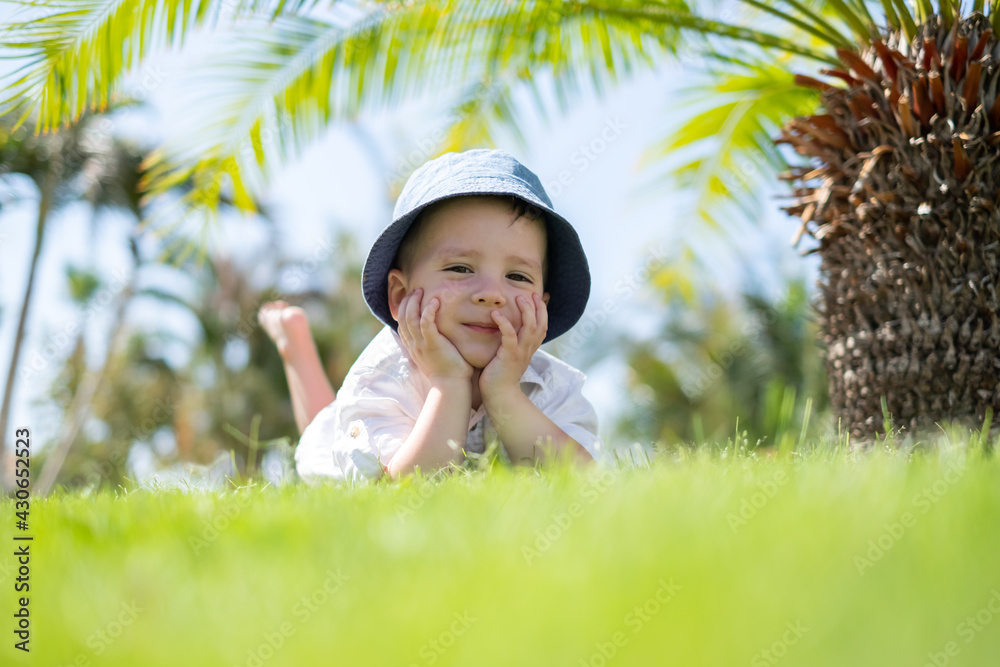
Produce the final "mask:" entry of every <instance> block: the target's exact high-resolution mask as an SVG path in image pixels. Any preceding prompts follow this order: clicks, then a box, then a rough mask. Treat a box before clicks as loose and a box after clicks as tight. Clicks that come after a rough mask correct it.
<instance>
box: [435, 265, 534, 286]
mask: <svg viewBox="0 0 1000 667" xmlns="http://www.w3.org/2000/svg"><path fill="white" fill-rule="evenodd" d="M459 269H461V270H462V271H470V272H471V270H470V269H469V267H467V266H449V267H448V268H447V269H445V271H458V270H459ZM507 275H508V276H509V277H512V278H517V279H518V282H528V283H530V282H531V278H529V277H528V276H526V275H524V274H521V273H508V274H507Z"/></svg>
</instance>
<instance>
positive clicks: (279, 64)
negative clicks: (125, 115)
mask: <svg viewBox="0 0 1000 667" xmlns="http://www.w3.org/2000/svg"><path fill="white" fill-rule="evenodd" d="M24 2H25V4H26V5H27V4H28V2H27V0H24ZM743 2H744V4H745V5H746V6H747V7H748V8H753V9H756V10H757V11H759V12H763V13H766V14H768V15H769V16H770V17H773V19H774V20H776V21H777V22H779V23H780V24H781V25H782V34H776V33H774V32H768V31H766V30H762V29H759V28H751V27H747V26H746V25H740V24H737V23H733V22H726V21H720V20H714V19H712V18H710V17H707V16H702V15H699V14H698V13H696V12H695V11H694V10H693V9H692V8H691V7H689V6H688V5H687V4H685V3H683V2H680V1H677V0H655V1H654V0H625V1H624V2H613V3H612V2H590V1H585V0H584V1H580V2H573V3H566V2H555V1H544V0H541V1H538V2H532V3H527V2H520V3H512V2H509V1H507V0H493V1H490V2H487V1H479V2H474V1H471V0H470V1H465V2H462V1H459V0H453V1H447V0H446V1H443V2H434V1H429V2H424V3H409V2H403V1H399V2H385V3H380V4H378V5H377V6H372V5H355V6H352V5H349V4H348V3H330V4H329V5H319V4H316V3H296V2H290V3H288V2H278V3H273V4H268V3H260V2H256V1H255V2H253V3H250V2H244V3H240V4H239V5H238V6H237V7H236V8H235V9H234V10H233V11H232V12H229V13H223V12H220V11H219V9H220V2H219V0H216V2H214V3H213V2H211V0H206V2H203V3H201V4H199V5H198V6H197V9H196V10H192V11H191V13H188V14H185V13H184V11H185V9H184V8H185V7H186V6H187V5H183V4H181V3H178V2H175V1H172V0H160V1H156V0H154V1H153V2H150V3H147V4H146V5H143V7H144V9H149V11H143V12H124V11H122V12H119V11H107V9H108V8H107V6H106V5H105V4H99V3H88V2H83V1H79V2H74V3H72V5H71V6H66V5H51V7H52V8H53V9H52V12H51V13H50V14H49V15H47V16H43V17H41V18H36V19H35V20H33V21H30V22H23V23H21V24H17V25H14V26H12V30H11V32H10V33H9V34H10V35H11V36H10V37H9V38H8V40H7V45H8V46H17V47H18V48H20V49H22V52H23V53H25V54H26V55H27V56H28V57H29V59H28V61H27V64H26V65H25V67H24V68H23V69H22V70H20V71H19V72H18V75H17V77H15V78H14V79H12V80H11V81H10V84H11V85H10V87H9V89H10V91H11V93H10V96H9V97H8V99H7V100H6V102H5V104H6V106H7V107H8V108H10V109H11V110H14V109H16V110H17V111H19V112H20V113H22V114H23V115H24V116H28V115H30V114H32V113H34V114H35V115H37V117H38V118H39V124H40V127H42V128H43V129H48V128H55V127H58V126H59V125H60V124H61V123H64V122H66V121H67V120H69V119H72V118H74V117H76V116H77V115H78V114H79V113H81V112H82V111H83V110H84V109H85V108H87V107H88V106H93V105H97V106H100V105H103V104H106V103H107V102H108V100H109V99H110V98H111V95H112V91H113V90H114V88H115V86H116V85H117V83H118V82H119V80H120V79H121V77H122V74H123V72H124V70H125V69H126V68H127V67H128V66H129V65H135V64H136V63H138V62H141V61H142V59H143V57H144V56H145V55H146V54H147V52H148V51H149V49H150V47H151V45H154V44H158V43H169V42H183V40H184V38H185V35H186V34H187V32H188V31H189V30H190V29H191V28H193V27H199V26H200V27H206V26H219V25H226V26H231V25H234V24H237V23H238V24H239V25H240V34H239V41H238V43H236V42H227V43H225V46H223V47H222V48H221V53H220V54H219V55H218V57H216V58H215V59H214V62H216V63H218V65H217V68H216V69H214V70H211V69H210V70H208V71H205V72H204V77H203V78H202V81H203V82H208V83H213V82H214V84H215V88H214V89H212V91H211V94H209V95H208V96H207V97H206V98H205V99H204V100H203V103H202V104H194V105H191V108H192V109H193V112H192V114H191V123H192V126H191V127H192V131H189V132H184V133H183V136H184V137H185V139H177V140H168V141H167V142H166V143H165V144H164V145H163V146H162V147H161V150H160V151H158V152H157V153H156V154H155V155H154V157H153V158H151V159H150V160H149V161H148V163H147V166H148V167H149V171H148V173H147V178H146V185H147V186H148V188H149V192H150V194H151V195H155V194H157V193H161V192H163V191H165V190H166V189H167V188H169V187H171V186H172V185H173V184H174V183H177V182H179V181H181V180H185V179H192V180H193V181H194V182H195V187H194V189H193V190H192V191H191V192H190V193H189V196H187V197H186V198H185V199H184V201H183V202H182V204H183V205H182V206H181V207H180V208H179V209H178V210H177V211H176V212H175V213H174V214H172V215H171V216H169V217H168V218H166V221H167V222H166V223H165V224H171V225H172V224H174V223H175V222H176V221H177V220H180V219H184V218H185V216H187V214H189V213H191V212H192V210H193V211H211V210H213V209H214V207H215V206H216V204H217V203H218V200H219V197H220V196H221V195H222V194H223V193H229V194H230V195H231V196H232V197H233V198H234V200H235V201H236V202H237V203H238V204H239V205H241V206H243V207H245V208H251V207H252V203H251V202H252V199H253V197H252V194H253V193H254V192H255V191H256V190H257V189H258V188H259V187H261V185H262V183H264V182H266V180H267V178H268V175H269V172H270V170H272V169H273V168H274V167H275V166H276V164H277V163H278V162H280V161H281V160H284V159H287V158H288V157H289V156H291V155H293V154H294V153H295V152H296V151H298V150H301V148H302V147H303V146H304V145H305V144H306V143H308V142H309V141H310V140H312V139H313V138H315V137H316V135H317V133H318V131H319V130H320V129H322V128H323V127H325V126H326V125H327V124H329V123H330V122H332V121H334V120H339V119H343V118H351V117H353V115H354V114H356V113H357V112H358V110H359V109H360V108H362V106H363V105H364V104H367V105H373V104H384V103H385V102H386V101H391V102H397V101H399V100H401V99H403V98H407V97H412V96H413V95H415V94H418V93H423V92H426V91H429V90H433V91H435V92H437V93H439V94H440V91H449V92H450V91H451V90H453V89H454V88H449V84H455V83H456V82H457V83H458V84H459V85H461V86H463V87H464V88H463V89H462V90H461V91H460V92H459V93H457V103H456V108H457V109H460V110H461V112H460V113H459V114H458V116H457V119H456V122H455V123H454V125H453V128H452V129H453V130H454V132H453V133H452V134H450V135H449V137H448V140H447V141H445V142H443V144H444V145H442V146H441V147H440V148H441V150H442V151H443V150H447V149H450V148H452V147H460V146H463V136H465V135H463V134H462V132H463V129H464V128H474V129H475V130H476V132H477V135H476V136H477V138H478V140H479V142H486V141H488V140H489V131H488V124H487V125H485V126H484V125H483V124H482V123H477V122H472V121H475V120H477V119H483V118H485V119H488V120H496V121H500V122H508V123H514V122H515V119H514V114H513V111H512V108H511V106H510V104H509V94H508V93H509V90H510V89H511V88H512V87H513V86H515V85H518V84H520V85H525V86H528V87H530V88H532V90H533V92H536V93H537V91H536V90H534V87H535V84H534V82H533V79H532V75H533V74H534V73H536V72H538V71H539V70H541V69H543V68H544V69H550V70H551V72H552V74H553V76H554V81H555V85H556V87H557V91H556V92H557V98H558V99H559V101H560V107H561V109H562V110H565V109H566V108H567V107H568V105H569V102H568V98H567V93H568V92H573V91H574V90H575V89H576V82H577V79H578V78H580V77H583V76H589V77H590V78H591V80H592V81H593V83H594V84H595V87H596V88H597V89H598V91H601V90H603V88H604V85H605V83H606V82H607V81H615V80H616V79H617V77H618V76H620V75H621V74H623V73H624V74H628V73H630V72H632V71H633V70H634V69H635V68H636V67H637V66H639V65H647V66H648V65H651V64H652V60H651V57H650V55H651V53H652V51H653V50H661V49H663V50H667V51H673V50H675V49H676V48H677V47H678V45H679V44H680V43H681V36H682V35H685V34H690V35H702V36H713V38H712V39H708V40H707V41H706V42H705V45H706V47H707V50H706V52H705V53H706V58H707V59H708V60H709V61H710V62H716V63H720V64H725V65H728V66H734V65H735V64H736V61H738V60H739V59H742V58H745V57H747V55H748V54H749V55H750V57H752V58H754V59H755V60H754V63H753V67H751V68H750V75H749V76H748V77H747V81H744V82H742V83H741V84H740V85H743V86H744V90H750V89H754V88H755V87H756V91H755V92H761V91H762V90H765V88H764V87H762V86H761V85H759V84H760V81H761V79H762V77H763V76H765V75H766V76H768V77H770V79H771V85H769V86H767V87H766V91H767V92H768V93H769V96H768V97H766V98H761V99H760V100H758V102H760V104H747V103H737V104H735V105H733V106H731V107H728V108H726V107H719V108H718V109H717V110H716V111H717V113H715V114H714V116H713V117H714V118H716V119H718V121H719V122H716V123H714V124H713V123H711V122H703V123H702V128H701V132H702V134H703V135H706V136H707V135H708V134H713V135H715V134H717V135H719V136H721V138H722V139H723V141H726V142H729V143H728V148H730V149H732V151H731V152H730V153H727V152H725V151H723V152H720V153H718V155H717V156H716V157H713V159H711V160H708V161H703V162H702V163H701V164H699V165H697V166H696V167H695V168H693V169H692V165H690V164H689V165H685V168H686V169H687V170H688V173H689V174H690V173H695V174H697V176H698V177H699V178H700V179H701V180H702V181H703V182H704V183H706V184H707V186H708V187H709V188H710V189H711V190H712V191H714V192H736V191H738V190H740V188H743V190H744V191H745V188H746V186H747V185H748V180H751V179H747V178H744V177H742V176H741V175H740V174H739V172H738V171H737V173H736V175H735V176H732V177H731V178H729V179H728V180H727V179H726V178H724V177H719V176H718V173H719V167H720V166H723V167H725V166H726V165H732V161H731V156H732V154H734V153H740V152H741V151H742V152H744V153H746V152H747V151H750V152H754V151H756V153H755V154H756V155H757V156H758V158H759V156H760V155H761V154H763V155H765V156H766V158H767V159H766V160H765V161H764V162H763V165H764V166H765V167H775V166H778V165H779V164H781V163H782V162H783V161H784V158H783V154H782V153H780V152H778V151H777V150H776V149H775V148H774V145H773V143H772V142H771V141H770V140H769V139H768V138H767V136H766V131H767V130H768V129H769V128H770V127H771V126H772V125H774V124H777V125H783V126H784V128H785V129H784V132H783V134H782V137H781V139H780V141H781V142H783V143H787V144H788V145H790V146H791V147H792V148H793V149H794V151H795V152H796V153H797V154H799V155H801V156H803V157H804V158H806V159H808V160H810V161H811V163H810V164H808V165H802V166H796V167H793V168H792V169H791V170H790V173H789V174H788V175H787V179H788V180H789V181H791V182H792V184H793V193H794V195H795V196H796V197H797V201H796V202H794V203H793V204H792V205H791V206H790V207H788V210H789V212H791V213H792V214H795V215H798V216H800V217H801V232H800V236H801V235H804V234H807V233H808V235H809V236H811V237H813V238H815V239H816V243H817V247H816V251H817V252H819V253H820V255H821V260H822V279H821V303H820V304H819V305H820V317H821V320H820V323H821V327H822V331H823V333H822V338H823V342H824V344H825V346H826V348H827V352H826V363H827V368H828V371H829V377H830V389H831V392H830V393H831V401H832V404H833V407H834V409H835V410H836V412H837V414H838V416H839V417H840V419H841V421H842V423H843V426H844V428H845V429H847V430H849V431H850V432H851V433H853V434H855V435H859V436H862V435H870V434H871V433H872V432H873V431H874V430H876V429H877V428H878V427H879V426H880V425H881V424H882V418H883V410H884V409H885V410H887V411H888V412H889V413H891V414H892V415H893V416H894V417H895V418H896V420H897V424H899V423H903V424H906V425H909V426H912V427H916V426H918V425H919V424H921V423H924V422H933V421H939V420H942V419H976V420H979V419H983V418H986V415H987V414H988V413H989V412H990V411H991V410H992V408H993V407H994V406H995V405H997V404H1000V384H998V383H997V381H996V380H995V379H993V378H994V376H995V373H993V371H992V365H993V355H992V354H991V353H990V352H989V350H990V349H995V344H996V343H997V342H1000V325H998V323H997V314H996V313H997V302H996V295H995V278H994V275H995V273H996V258H995V255H994V254H993V253H994V252H995V250H996V249H997V247H1000V244H997V243H996V241H995V239H993V234H994V232H993V231H992V229H993V228H992V227H991V226H990V224H989V222H990V220H991V216H992V215H993V211H994V208H995V207H994V204H993V202H992V198H993V197H992V195H993V193H994V192H995V191H996V188H995V187H991V186H990V184H989V183H988V182H987V181H988V179H989V174H990V173H992V168H991V165H992V159H993V158H992V156H993V155H995V152H994V151H993V148H994V145H995V144H996V143H997V140H996V138H995V137H994V136H993V135H994V133H995V132H996V131H997V129H998V128H997V123H998V121H1000V107H998V106H997V102H996V100H997V99H998V96H997V92H996V85H995V83H996V82H995V79H996V76H997V68H996V66H995V64H994V62H993V59H994V58H995V53H996V50H997V49H996V44H997V42H996V40H995V39H994V38H993V31H994V30H995V29H996V28H997V24H998V23H1000V3H998V2H992V3H991V5H990V14H989V18H986V17H985V16H983V14H982V12H983V10H984V5H985V3H984V2H983V1H982V0H976V1H975V2H974V3H973V6H972V10H973V13H972V14H971V15H969V16H964V15H963V12H962V10H961V5H960V4H959V3H953V2H951V1H950V0H942V2H941V3H940V4H939V10H938V14H934V8H933V6H932V5H931V3H930V0H916V3H915V5H916V9H915V11H914V10H911V9H910V8H909V7H908V6H907V5H906V4H905V2H904V1H903V0H881V7H882V9H883V14H884V16H883V17H882V19H881V22H877V21H876V20H875V18H874V17H873V16H872V14H871V13H870V11H869V9H868V6H867V3H866V2H865V1H864V0H831V2H829V3H826V5H825V9H822V10H816V9H813V5H812V4H810V3H806V2H803V1H802V0H781V1H780V2H778V3H774V4H769V3H765V2H761V1H759V0H743ZM114 4H118V3H114ZM158 12H162V15H163V16H166V17H169V18H170V19H171V20H163V21H155V20H154V19H153V18H152V17H154V16H156V15H157V13H158ZM785 34H787V35H788V36H787V37H786V36H783V35H785ZM714 37H720V38H724V39H726V40H729V41H730V43H733V44H739V43H742V44H751V45H754V49H751V50H750V51H740V50H735V48H734V49H733V50H730V51H726V50H725V49H722V50H720V49H719V41H718V40H717V39H714ZM757 47H763V49H764V51H761V50H759V49H758V48H757ZM774 52H780V53H782V54H784V55H783V56H782V57H783V58H784V60H782V61H781V62H780V63H779V65H778V66H775V65H773V64H769V63H768V62H766V61H764V60H762V59H761V54H764V55H767V54H769V53H771V54H773V53H774ZM122 54H125V57H123V56H122ZM772 62H773V59H772ZM817 64H822V65H824V66H825V67H826V69H820V70H819V71H818V72H813V74H817V75H818V76H827V77H829V78H828V80H827V81H821V80H819V79H818V78H816V77H814V76H805V75H803V76H798V77H794V78H793V77H792V76H791V75H790V74H789V73H788V69H789V68H790V67H793V66H794V67H800V66H801V67H806V66H808V67H810V68H813V67H815V66H816V65H817ZM742 71H743V72H746V71H747V69H746V68H744V69H743V70H742ZM727 76H728V75H727ZM223 80H224V81H226V84H227V85H226V87H225V89H224V90H218V82H219V81H223ZM731 81H732V79H730V82H731ZM728 90H729V92H730V93H732V92H733V91H734V90H737V88H734V87H732V86H729V88H728ZM790 96H795V97H796V98H797V100H798V101H797V102H794V103H791V104H788V103H787V102H788V101H789V100H790V99H791V97H790ZM816 105H819V108H817V107H816ZM540 107H541V105H540ZM540 110H541V111H543V112H544V109H541V108H540ZM818 111H822V113H818ZM199 112H200V113H199ZM484 127H486V128H487V129H485V130H484V129H483V128H484ZM194 130H197V131H194ZM731 171H732V170H731ZM734 180H735V185H736V186H737V187H735V188H734V187H732V186H733V182H734ZM990 346H993V347H992V348H991V347H990ZM883 403H884V407H883Z"/></svg>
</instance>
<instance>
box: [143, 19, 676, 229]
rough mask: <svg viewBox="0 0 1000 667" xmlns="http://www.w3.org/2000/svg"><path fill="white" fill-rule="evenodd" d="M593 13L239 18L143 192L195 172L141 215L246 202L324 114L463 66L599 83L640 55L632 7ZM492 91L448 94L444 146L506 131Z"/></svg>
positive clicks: (441, 77)
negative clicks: (179, 191)
mask: <svg viewBox="0 0 1000 667" xmlns="http://www.w3.org/2000/svg"><path fill="white" fill-rule="evenodd" d="M647 4H651V3H649V2H648V0H647ZM656 4H657V5H658V6H659V5H660V4H661V3H656ZM456 6H457V7H458V9H455V7H456ZM336 9H337V7H336V6H335V7H334V10H336ZM602 10H603V6H602V5H600V4H594V5H593V6H591V7H590V9H588V10H587V11H582V10H580V9H579V7H569V8H567V7H565V6H564V5H563V3H560V2H555V1H550V2H547V3H535V4H534V5H531V6H529V5H526V4H524V3H522V4H520V5H508V4H507V3H506V2H503V1H502V0H494V1H493V2H478V3H455V2H447V1H445V2H439V3H435V2H427V3H424V4H422V5H398V6H396V8H395V9H394V10H393V11H388V10H386V9H377V10H374V11H371V12H369V13H368V14H366V15H365V16H363V17H362V18H361V19H360V20H358V18H357V17H356V16H355V15H347V14H340V15H338V14H337V13H336V11H334V12H332V13H331V15H330V16H329V17H327V18H326V20H320V19H316V18H305V17H284V18H280V19H278V20H275V21H269V22H267V23H266V24H264V23H260V22H258V23H257V24H253V23H251V24H250V25H248V26H246V27H243V28H241V30H240V32H239V36H238V41H232V42H230V43H228V44H226V45H224V46H223V47H222V48H221V49H220V50H219V53H217V54H215V55H213V56H212V57H211V58H209V61H210V62H211V63H212V64H211V65H209V66H207V67H203V68H202V70H201V73H200V76H199V77H195V78H194V80H193V81H192V84H194V86H192V89H193V90H194V91H196V92H194V93H192V94H193V95H196V96H195V97H194V98H193V99H192V100H191V101H190V102H189V103H187V104H186V108H188V109H190V112H189V113H188V116H187V119H186V121H185V123H184V127H183V128H182V129H181V130H180V131H179V132H178V133H177V136H175V137H173V138H171V139H168V141H167V142H165V143H164V145H163V146H162V147H161V148H160V149H159V150H158V151H156V152H155V153H154V154H153V155H152V156H151V157H150V159H149V160H148V161H147V163H146V165H145V166H146V168H148V170H149V171H148V173H147V175H146V179H145V180H144V184H145V185H146V187H147V188H148V193H149V197H150V198H153V197H157V196H159V195H162V194H164V193H165V192H166V191H167V190H169V189H170V188H172V187H174V186H176V185H177V184H179V183H182V182H193V183H194V187H193V189H192V190H191V191H190V192H189V193H187V194H186V195H185V196H184V197H183V198H182V199H180V200H177V201H175V202H173V204H174V205H173V206H170V207H162V208H161V209H160V211H159V212H158V213H157V215H156V219H154V220H150V221H149V224H154V225H165V226H168V227H170V226H173V225H174V224H175V223H177V221H178V220H179V219H182V218H186V219H188V221H191V220H194V219H196V218H197V216H192V215H191V214H192V212H193V210H192V209H195V208H202V209H208V210H211V209H212V208H214V206H215V203H216V202H217V201H218V198H219V196H221V194H222V193H224V192H226V193H229V194H230V195H231V196H232V197H233V199H234V201H235V203H236V204H237V206H239V207H241V208H243V209H244V210H247V211H251V210H253V209H254V200H255V198H256V195H257V194H258V193H259V192H260V190H261V188H262V187H263V185H264V184H265V183H266V182H267V181H268V180H269V178H270V176H271V174H272V173H273V171H274V170H275V169H276V168H277V167H278V166H280V165H281V164H282V163H284V162H286V161H288V160H289V159H291V158H292V157H293V156H295V155H297V154H298V153H299V152H301V150H302V149H303V148H304V147H305V146H306V145H308V144H309V143H310V142H311V141H313V140H314V139H315V138H316V137H317V136H318V135H319V133H320V132H321V131H323V129H325V128H326V127H327V126H328V125H329V123H331V122H333V121H334V120H339V119H349V118H353V117H354V116H356V115H357V114H358V112H359V110H360V109H362V108H363V107H365V106H367V107H368V108H373V107H374V108H377V107H381V106H385V105H387V104H395V103H397V102H398V101H399V100H401V99H403V98H411V97H413V96H416V95H418V94H419V93H421V92H424V91H426V90H434V91H435V92H436V93H437V94H439V95H440V94H441V93H442V91H450V90H452V89H454V87H455V85H456V83H459V84H460V83H461V82H464V81H467V80H469V78H470V73H472V74H474V75H475V80H477V81H483V80H486V81H491V82H497V81H501V82H505V83H504V84H503V86H507V85H510V83H511V82H518V81H519V82H521V83H524V84H527V85H529V86H530V87H532V88H533V86H534V84H533V83H532V82H531V72H534V71H538V70H540V69H543V68H548V69H551V71H552V72H553V74H554V81H555V84H556V93H557V100H558V101H559V104H560V106H561V108H562V110H563V111H565V110H566V109H568V107H569V104H570V103H569V98H570V96H571V93H575V92H577V91H578V90H579V82H578V79H579V77H580V75H581V74H589V75H590V78H591V83H592V85H593V86H594V87H595V88H597V89H598V90H600V89H601V86H602V85H603V82H604V80H605V79H607V80H610V81H614V80H615V79H616V78H617V77H618V76H620V75H621V73H623V72H626V71H630V70H631V69H633V68H635V66H636V65H637V64H639V63H650V64H651V62H652V61H651V58H650V55H649V53H648V52H647V51H648V49H649V48H650V47H649V45H648V43H647V44H643V41H642V40H640V39H639V36H640V35H641V29H640V27H639V25H640V22H641V21H642V19H641V17H619V16H611V17H603V16H600V15H599V14H598V12H599V11H602ZM674 38H675V39H677V38H679V33H676V35H675V36H674ZM660 39H661V40H666V37H665V35H664V34H661V35H660ZM667 44H670V42H669V41H664V42H661V45H667ZM185 80H186V81H187V79H185ZM220 81H224V82H226V83H225V85H220V84H219V82H220ZM199 84H200V85H201V87H200V88H196V87H195V86H197V85H199ZM197 91H200V92H197ZM494 93H498V94H496V95H493V96H487V97H480V99H479V100H478V103H475V104H471V105H467V104H466V105H464V103H463V102H462V101H461V98H460V101H459V103H458V106H459V107H460V108H462V110H461V111H460V113H459V114H458V116H456V117H457V118H459V120H458V121H457V122H456V125H455V126H454V127H453V128H452V131H451V132H450V133H449V136H448V140H447V142H446V145H448V146H450V147H452V148H453V149H458V148H459V147H460V146H463V147H467V146H468V144H464V145H462V144H460V143H459V142H460V141H468V140H472V139H475V140H477V142H478V141H489V140H490V135H489V130H488V128H487V126H488V125H489V123H490V122H491V121H490V120H489V118H490V117H492V119H493V120H495V121H498V122H502V123H504V124H505V125H506V126H507V127H508V128H516V112H515V110H514V108H513V105H512V103H511V101H510V99H509V91H506V92H505V88H504V87H500V88H496V89H495V90H494ZM536 98H537V91H536ZM463 105H464V106H463ZM484 114H485V116H483V115H484ZM477 116H480V117H478V118H477ZM515 132H516V129H515ZM268 138H270V139H269V140H268Z"/></svg>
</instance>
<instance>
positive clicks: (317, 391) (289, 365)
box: [278, 317, 336, 434]
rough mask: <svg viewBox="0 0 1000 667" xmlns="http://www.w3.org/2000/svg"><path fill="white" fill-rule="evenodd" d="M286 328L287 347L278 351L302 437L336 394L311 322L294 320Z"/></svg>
mask: <svg viewBox="0 0 1000 667" xmlns="http://www.w3.org/2000/svg"><path fill="white" fill-rule="evenodd" d="M285 324H286V329H285V330H286V333H287V336H288V338H287V344H286V345H283V346H279V348H278V351H279V353H280V354H281V360H282V361H283V362H284V365H285V377H286V378H287V380H288V392H289V394H291V399H292V410H293V411H294V413H295V423H296V424H297V425H298V427H299V433H300V434H301V433H302V432H303V431H304V430H305V428H306V426H308V425H309V423H310V422H312V420H313V418H315V417H316V415H317V414H319V411H320V410H322V409H323V408H325V407H326V406H328V405H329V404H330V403H332V402H333V400H334V398H336V393H335V392H334V391H333V387H332V386H331V385H330V381H329V380H328V379H327V377H326V373H325V372H324V371H323V364H322V362H321V361H320V358H319V352H318V351H317V350H316V343H315V342H314V341H313V338H312V334H311V333H309V323H308V321H307V320H306V319H305V317H302V318H301V319H298V318H293V319H290V320H289V321H288V322H286V323H285Z"/></svg>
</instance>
